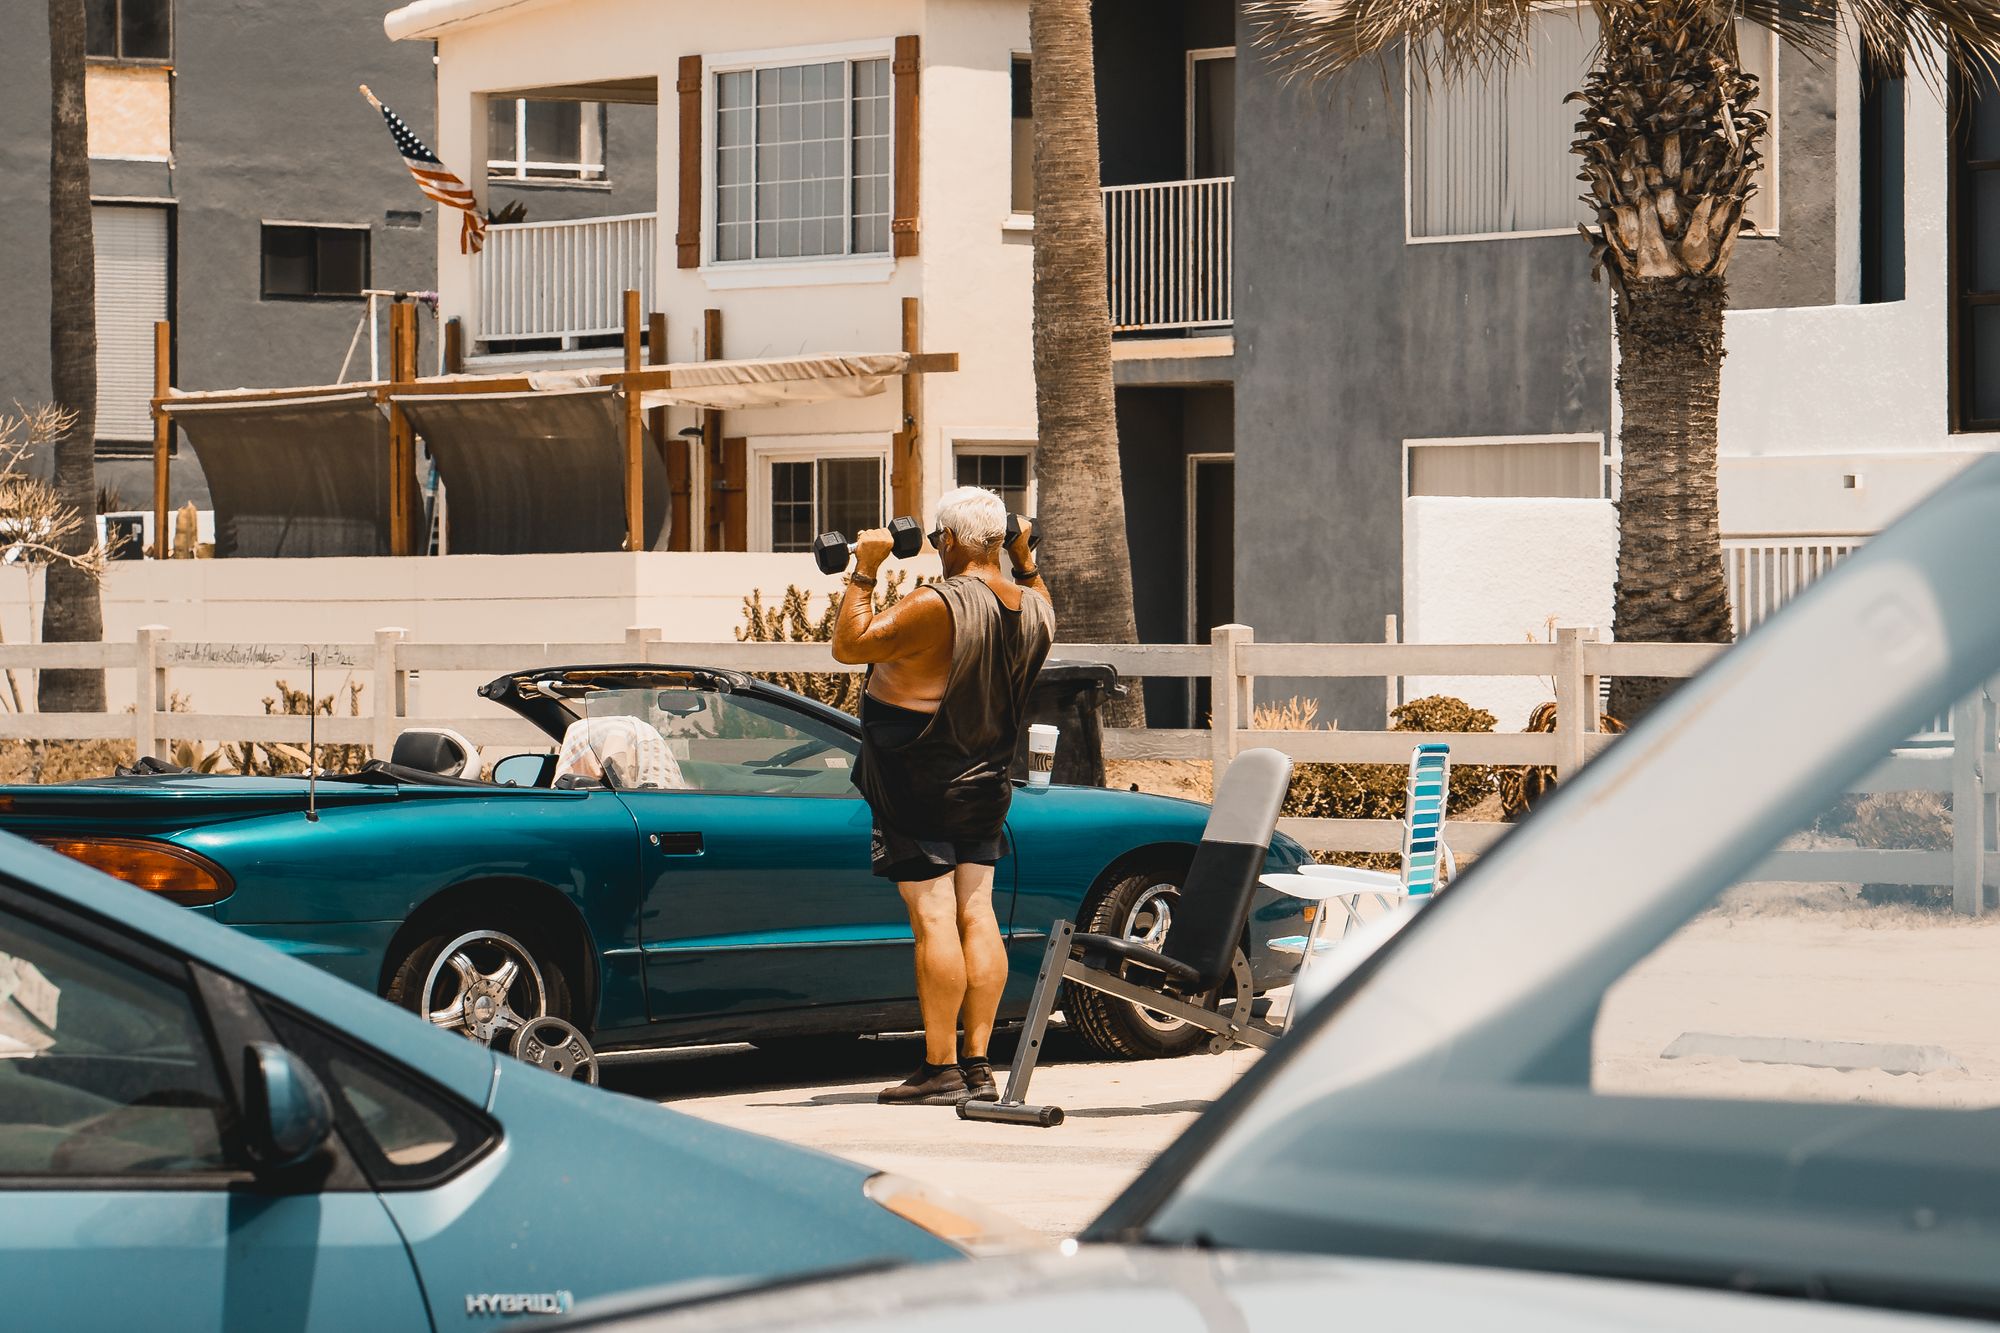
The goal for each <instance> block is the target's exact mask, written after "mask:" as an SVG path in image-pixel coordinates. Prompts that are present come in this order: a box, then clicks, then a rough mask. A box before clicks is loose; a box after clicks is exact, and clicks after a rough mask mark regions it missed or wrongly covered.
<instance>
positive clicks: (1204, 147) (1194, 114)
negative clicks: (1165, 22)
mask: <svg viewBox="0 0 2000 1333" xmlns="http://www.w3.org/2000/svg"><path fill="white" fill-rule="evenodd" d="M1187 106H1188V140H1187V171H1188V179H1189V180H1198V181H1199V180H1213V179H1215V178H1216V177H1218V176H1234V175H1235V174H1236V50H1235V48H1234V47H1221V48H1217V49H1213V50H1206V51H1190V52H1188V75H1187Z"/></svg>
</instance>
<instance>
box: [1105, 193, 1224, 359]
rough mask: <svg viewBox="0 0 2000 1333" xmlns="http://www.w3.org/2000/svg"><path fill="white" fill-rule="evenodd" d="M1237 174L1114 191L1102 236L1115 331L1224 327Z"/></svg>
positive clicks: (1108, 195) (1107, 202)
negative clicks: (1108, 273) (1106, 257)
mask: <svg viewBox="0 0 2000 1333" xmlns="http://www.w3.org/2000/svg"><path fill="white" fill-rule="evenodd" d="M1235 187H1236V178H1235V177H1234V176H1217V177H1214V178H1212V179H1208V180H1192V181H1163V182H1160V183H1158V184H1153V185H1112V186H1107V187H1105V190H1104V233H1105V242H1106V248H1107V250H1108V253H1109V260H1110V263H1109V267H1110V280H1111V328H1112V331H1113V332H1114V333H1154V332H1169V331H1175V330H1195V329H1219V328H1227V327H1228V326H1229V325H1231V324H1232V323H1234V322H1235V318H1234V304H1233V301H1232V297H1231V281H1230V268H1231V255H1232V240H1231V238H1232V231H1233V228H1232V225H1231V217H1232V212H1231V210H1232V197H1233V195H1234V193H1235Z"/></svg>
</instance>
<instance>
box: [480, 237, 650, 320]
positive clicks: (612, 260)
mask: <svg viewBox="0 0 2000 1333" xmlns="http://www.w3.org/2000/svg"><path fill="white" fill-rule="evenodd" d="M656 228H657V221H656V217H655V215H654V214H652V213H630V214H626V215H625V216H623V217H610V218H584V219H582V220H579V221H575V222H516V223H508V224H504V225H498V226H494V227H490V228H488V229H487V232H486V249H485V252H484V253H483V254H481V255H480V257H479V264H478V272H479V337H480V340H481V341H482V342H484V343H486V344H487V345H488V346H489V348H490V347H491V346H492V345H493V344H495V343H499V344H502V345H503V346H516V345H518V344H522V343H526V344H530V347H519V348H518V350H522V351H526V350H530V349H531V348H532V349H533V350H549V344H550V343H551V342H553V343H555V344H556V346H558V347H560V348H572V347H577V346H587V345H589V344H590V342H591V341H592V340H599V339H608V338H615V337H617V336H618V334H619V332H620V330H621V329H622V328H623V320H624V294H625V292H626V291H627V290H629V289H637V290H638V292H639V294H640V299H641V307H640V308H641V309H644V310H652V309H655V308H656V307H655V306H654V303H653V245H654V233H655V231H656Z"/></svg>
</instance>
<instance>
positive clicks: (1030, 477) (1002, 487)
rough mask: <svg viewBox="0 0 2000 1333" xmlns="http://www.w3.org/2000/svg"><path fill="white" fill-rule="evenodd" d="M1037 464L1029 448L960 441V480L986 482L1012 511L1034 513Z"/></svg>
mask: <svg viewBox="0 0 2000 1333" xmlns="http://www.w3.org/2000/svg"><path fill="white" fill-rule="evenodd" d="M1033 482H1034V466H1033V463H1032V461H1031V459H1030V456H1029V453H1028V451H1027V450H1026V449H994V448H989V447H985V446H979V445H960V446H959V449H958V484H959V485H961V486H983V487H985V488H986V489H987V490H989V491H992V492H993V493H994V494H995V495H997V496H999V497H1000V499H1001V501H1002V502H1003V503H1004V504H1006V506H1007V512H1008V513H1010V514H1032V513H1034V512H1035V500H1034V494H1033V491H1032V485H1033Z"/></svg>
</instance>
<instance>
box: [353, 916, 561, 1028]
mask: <svg viewBox="0 0 2000 1333" xmlns="http://www.w3.org/2000/svg"><path fill="white" fill-rule="evenodd" d="M388 998H389V1000H390V1001H391V1002H392V1003H395V1004H400V1005H402V1006H403V1007H404V1008H405V1009H409V1010H413V1011H414V1012H416V1013H419V1014H422V1015H423V1016H424V1017H425V1018H428V1019H429V1020H430V1021H431V1022H433V1023H435V1024H436V1025H437V1026H439V1027H441V1028H444V1029H445V1030H446V1031H449V1032H456V1033H458V1034H459V1035H461V1036H464V1037H469V1038H470V1039H472V1040H473V1041H477V1042H480V1043H482V1044H484V1045H488V1046H496V1045H497V1046H498V1047H499V1048H500V1049H501V1050H507V1049H509V1047H510V1044H511V1043H512V1041H513V1040H514V1036H515V1034H516V1033H518V1032H519V1031H520V1030H521V1029H522V1028H524V1027H526V1026H527V1025H528V1024H529V1023H530V1022H532V1021H534V1020H535V1019H538V1018H543V1017H548V1016H552V1017H555V1018H564V1017H566V1016H567V1014H568V1012H569V990H568V987H567V985H566V984H565V979H564V977H563V975H562V973H561V972H560V971H559V970H557V969H555V968H553V967H551V966H549V965H548V964H546V963H544V962H541V961H539V960H537V959H536V957H535V955H534V954H533V952H532V951H530V950H529V948H528V947H527V946H526V945H524V944H522V943H521V941H520V940H519V939H517V938H516V937H515V936H514V935H511V934H509V933H507V932H506V931H503V930H497V929H493V928H490V927H474V928H470V929H463V930H457V931H454V932H451V933H449V934H443V935H437V936H434V937H433V938H431V939H429V940H426V941H425V942H424V943H422V944H420V945H418V946H417V947H416V948H415V949H412V950H411V951H410V952H409V953H408V954H407V955H405V956H404V958H403V959H402V961H401V962H400V963H399V964H398V965H397V967H396V970H395V973H394V974H393V976H392V977H391V979H390V982H389V992H388Z"/></svg>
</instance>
